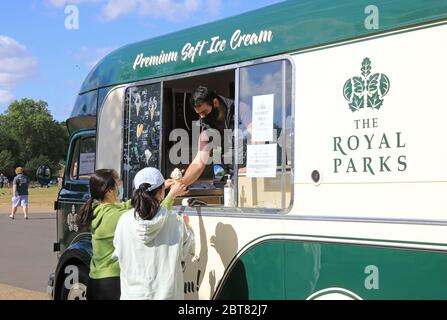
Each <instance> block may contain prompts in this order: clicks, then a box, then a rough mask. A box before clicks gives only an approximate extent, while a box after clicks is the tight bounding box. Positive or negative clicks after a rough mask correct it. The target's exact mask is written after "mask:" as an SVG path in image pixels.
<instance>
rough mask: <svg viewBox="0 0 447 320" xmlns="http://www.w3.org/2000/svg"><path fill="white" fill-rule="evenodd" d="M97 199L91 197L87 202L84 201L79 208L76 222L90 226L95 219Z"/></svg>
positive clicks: (82, 225) (83, 225) (85, 226)
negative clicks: (94, 203)
mask: <svg viewBox="0 0 447 320" xmlns="http://www.w3.org/2000/svg"><path fill="white" fill-rule="evenodd" d="M94 201H95V199H93V198H90V199H89V200H88V201H87V202H86V203H84V204H83V205H82V207H81V209H79V213H78V216H77V217H76V223H77V224H78V225H79V226H81V227H84V228H90V225H91V223H92V221H93V202H94Z"/></svg>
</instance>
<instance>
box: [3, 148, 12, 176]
mask: <svg viewBox="0 0 447 320" xmlns="http://www.w3.org/2000/svg"><path fill="white" fill-rule="evenodd" d="M14 169H15V168H14V160H13V157H12V154H11V152H10V151H8V150H3V151H0V173H3V174H4V175H6V176H7V177H9V178H12V177H14Z"/></svg>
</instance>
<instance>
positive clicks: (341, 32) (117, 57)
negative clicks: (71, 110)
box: [81, 0, 447, 93]
mask: <svg viewBox="0 0 447 320" xmlns="http://www.w3.org/2000/svg"><path fill="white" fill-rule="evenodd" d="M371 4H374V5H376V6H377V7H378V8H379V14H380V28H379V29H378V30H368V29H366V28H365V26H364V22H365V19H366V18H367V16H368V15H367V14H365V8H366V7H367V6H369V5H371ZM446 18H447V2H446V1H440V0H424V1H414V0H376V1H374V2H373V3H371V1H370V0H344V1H333V0H294V1H286V2H283V3H279V4H276V5H273V6H269V7H266V8H263V9H260V10H256V11H253V12H249V13H246V14H243V15H239V16H236V17H232V18H228V19H225V20H221V21H217V22H214V23H210V24H206V25H203V26H198V27H194V28H190V29H187V30H184V31H180V32H176V33H172V34H169V35H166V36H162V37H158V38H154V39H151V40H147V41H142V42H138V43H135V44H130V45H127V46H125V47H122V48H120V49H118V50H116V51H114V52H112V53H111V54H109V55H108V56H106V57H105V58H104V59H103V60H102V61H101V62H100V63H99V64H98V65H96V66H95V67H94V69H93V70H92V71H91V72H90V74H89V75H88V76H87V78H86V79H85V81H84V83H83V85H82V88H81V93H82V92H86V91H91V90H93V89H96V88H99V87H105V86H110V85H116V84H121V83H128V82H133V81H138V80H143V79H151V78H158V77H163V76H167V75H174V74H180V73H184V72H189V71H194V70H199V69H204V68H210V67H214V66H221V65H226V64H231V63H235V62H239V61H247V60H252V59H257V58H261V57H267V56H273V55H277V54H281V53H286V52H291V51H296V50H300V49H305V48H312V47H316V46H320V45H323V44H329V43H335V42H339V41H343V40H349V39H355V38H359V37H363V36H367V35H372V34H376V33H378V32H385V31H389V30H395V29H400V28H404V27H408V26H413V25H418V24H423V23H428V22H431V21H436V20H440V19H446ZM238 28H239V29H241V30H242V32H243V33H253V32H255V33H258V32H259V31H261V30H272V31H273V33H274V36H273V41H272V42H271V43H264V44H261V45H257V46H253V47H246V48H241V49H239V50H236V51H233V50H231V49H230V48H229V46H228V45H227V49H226V50H225V51H224V52H221V53H218V54H215V55H202V56H201V57H198V58H196V61H195V63H194V64H192V63H190V62H183V61H181V59H179V61H177V62H176V63H168V64H165V65H161V66H158V67H150V68H145V69H139V70H137V71H134V70H133V68H132V67H133V63H134V60H135V57H136V56H137V55H138V54H139V53H144V54H145V56H151V55H159V54H160V52H161V51H162V50H164V52H169V51H178V52H179V54H180V53H181V50H182V48H183V46H184V45H185V44H186V43H187V42H190V43H191V44H193V45H195V44H196V43H197V42H198V41H200V40H209V39H210V38H211V37H213V36H220V37H221V38H222V39H227V40H228V41H229V39H230V38H231V35H232V34H233V32H234V31H235V30H237V29H238Z"/></svg>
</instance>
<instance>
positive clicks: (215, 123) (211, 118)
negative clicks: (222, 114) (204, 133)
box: [202, 107, 221, 129]
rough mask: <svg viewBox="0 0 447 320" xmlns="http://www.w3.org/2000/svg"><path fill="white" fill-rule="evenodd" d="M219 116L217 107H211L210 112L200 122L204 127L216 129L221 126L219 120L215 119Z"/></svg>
mask: <svg viewBox="0 0 447 320" xmlns="http://www.w3.org/2000/svg"><path fill="white" fill-rule="evenodd" d="M218 118H219V111H218V110H217V108H215V107H212V108H211V112H210V113H208V114H207V115H206V117H205V118H203V119H202V123H204V124H205V125H206V127H209V128H213V129H218V128H219V127H220V126H221V123H220V122H221V121H219V120H217V119H218Z"/></svg>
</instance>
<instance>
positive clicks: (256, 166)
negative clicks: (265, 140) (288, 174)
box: [247, 144, 277, 178]
mask: <svg viewBox="0 0 447 320" xmlns="http://www.w3.org/2000/svg"><path fill="white" fill-rule="evenodd" d="M276 151H277V144H255V145H248V146H247V177H250V178H275V177H276V157H277V153H276Z"/></svg>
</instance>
